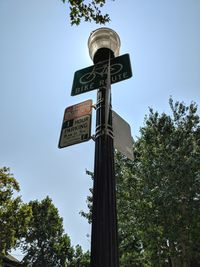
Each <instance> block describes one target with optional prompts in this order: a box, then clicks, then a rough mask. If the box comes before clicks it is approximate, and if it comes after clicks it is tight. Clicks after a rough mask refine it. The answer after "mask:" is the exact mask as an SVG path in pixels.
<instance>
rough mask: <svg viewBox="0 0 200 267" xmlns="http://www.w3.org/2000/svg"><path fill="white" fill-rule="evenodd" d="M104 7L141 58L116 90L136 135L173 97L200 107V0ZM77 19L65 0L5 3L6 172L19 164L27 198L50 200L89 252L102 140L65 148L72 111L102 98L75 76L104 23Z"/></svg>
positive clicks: (0, 110) (1, 74) (127, 47)
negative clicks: (64, 126) (89, 211)
mask: <svg viewBox="0 0 200 267" xmlns="http://www.w3.org/2000/svg"><path fill="white" fill-rule="evenodd" d="M104 10H105V11H106V12H108V13H109V14H110V16H111V19H112V21H111V23H109V24H107V25H106V26H107V27H110V28H112V29H114V30H115V31H116V32H117V33H118V34H119V36H120V39H121V50H120V51H121V52H120V54H121V55H123V54H125V53H129V54H130V58H131V63H132V70H133V77H132V78H131V79H129V80H126V81H123V82H120V83H117V84H114V85H113V86H112V100H113V103H112V106H113V109H114V110H115V111H116V112H117V113H118V114H120V116H122V117H123V118H124V119H125V120H126V121H127V122H128V123H129V124H130V125H131V128H132V135H133V137H134V138H136V136H139V128H140V127H141V126H142V125H143V121H144V116H145V114H148V106H150V107H153V108H154V109H155V110H158V111H159V112H167V113H168V112H169V105H168V99H169V97H170V95H172V97H173V99H174V100H179V101H184V102H185V103H186V104H189V103H190V102H191V101H195V102H196V103H197V104H199V103H200V74H199V72H200V51H199V48H200V34H199V28H200V16H199V14H200V1H199V0H167V1H166V0H165V1H164V0H151V1H150V0H140V1H138V0H123V1H122V0H115V1H111V0H108V1H107V4H106V6H105V8H104ZM68 14H69V10H68V5H64V4H63V3H62V1H61V0H43V1H41V0H34V1H33V0H14V1H13V0H0V35H1V42H0V100H1V104H0V121H1V133H0V166H8V167H10V168H11V171H12V172H13V173H14V176H15V177H16V178H17V180H18V181H19V183H20V186H21V195H22V199H23V200H24V201H25V202H28V201H30V200H34V199H39V200H41V199H43V198H44V197H46V196H47V195H49V196H50V197H51V198H52V199H53V202H54V204H55V206H56V207H57V208H58V209H59V213H60V215H61V216H62V217H63V219H64V227H65V231H66V232H67V233H68V234H69V236H70V237H71V241H72V244H73V245H76V244H80V245H82V246H83V248H84V250H86V249H88V248H90V241H89V239H88V238H87V237H86V235H87V234H88V233H89V234H90V226H89V225H88V224H87V222H86V220H85V219H83V218H81V216H80V215H79V211H80V210H85V209H86V197H87V195H88V194H89V187H91V186H92V182H91V181H90V178H89V177H88V176H87V175H86V174H85V169H88V170H91V171H92V170H93V159H94V142H93V141H89V142H86V143H82V144H78V145H74V146H71V147H68V148H64V149H58V148H57V146H58V140H59V135H60V128H61V123H62V118H63V112H64V109H65V108H66V107H67V106H70V105H73V104H76V103H79V102H82V101H85V100H87V99H93V102H94V103H95V101H96V91H92V92H88V93H85V94H81V95H79V96H74V97H71V96H70V94H71V87H72V82H73V76H74V72H75V71H76V70H79V69H82V68H85V67H88V66H90V65H92V61H91V59H90V57H89V53H88V48H87V41H88V37H89V35H90V32H91V31H93V30H95V29H96V28H98V27H99V26H98V25H96V24H94V23H82V24H81V25H80V26H78V27H76V26H73V27H71V26H70V22H69V18H68ZM94 121H95V112H94V111H93V122H94ZM92 131H93V133H94V131H95V129H94V127H93V129H92Z"/></svg>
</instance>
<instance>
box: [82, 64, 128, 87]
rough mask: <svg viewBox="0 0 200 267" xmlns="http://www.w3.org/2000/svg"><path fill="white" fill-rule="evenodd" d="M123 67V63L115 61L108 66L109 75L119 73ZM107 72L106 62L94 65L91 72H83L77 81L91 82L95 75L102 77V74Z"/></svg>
mask: <svg viewBox="0 0 200 267" xmlns="http://www.w3.org/2000/svg"><path fill="white" fill-rule="evenodd" d="M122 68H123V65H122V64H120V63H115V64H113V65H111V66H110V75H114V74H117V73H119V72H120V71H121V70H122ZM107 73H108V64H104V65H103V66H100V67H98V66H94V68H93V69H92V71H91V72H88V73H85V74H84V75H83V76H82V77H81V78H80V79H79V82H80V83H81V84H87V83H89V82H92V81H93V80H94V79H95V78H96V77H97V76H100V77H102V78H103V76H104V75H106V74H107Z"/></svg>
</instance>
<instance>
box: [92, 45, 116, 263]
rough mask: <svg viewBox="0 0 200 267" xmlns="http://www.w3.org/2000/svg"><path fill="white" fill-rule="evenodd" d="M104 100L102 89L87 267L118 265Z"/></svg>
mask: <svg viewBox="0 0 200 267" xmlns="http://www.w3.org/2000/svg"><path fill="white" fill-rule="evenodd" d="M109 57H110V58H113V57H114V53H113V52H112V51H111V50H110V49H108V48H100V49H99V50H97V52H96V54H95V55H94V58H93V61H94V64H96V63H98V62H100V61H103V60H107V59H109ZM105 99H106V88H104V87H102V88H100V89H99V90H98V93H97V110H96V140H95V164H94V186H93V207H92V238H91V239H92V240H91V262H90V267H118V266H119V260H118V238H117V212H116V192H115V190H116V185H115V171H114V148H113V136H112V111H111V103H110V107H109V120H108V128H109V131H106V129H105V105H106V102H105Z"/></svg>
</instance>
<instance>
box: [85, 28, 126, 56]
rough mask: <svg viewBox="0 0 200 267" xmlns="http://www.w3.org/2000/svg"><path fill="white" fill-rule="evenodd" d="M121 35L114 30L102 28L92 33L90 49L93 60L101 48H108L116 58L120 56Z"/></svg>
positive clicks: (89, 41)
mask: <svg viewBox="0 0 200 267" xmlns="http://www.w3.org/2000/svg"><path fill="white" fill-rule="evenodd" d="M120 45H121V42H120V38H119V35H118V34H117V33H116V32H115V31H114V30H112V29H110V28H106V27H102V28H98V29H96V30H94V31H92V32H91V34H90V36H89V39H88V48H89V54H90V57H91V59H92V60H93V59H94V55H95V53H96V52H97V50H98V49H100V48H108V49H110V50H112V51H113V53H114V55H115V56H119V49H120Z"/></svg>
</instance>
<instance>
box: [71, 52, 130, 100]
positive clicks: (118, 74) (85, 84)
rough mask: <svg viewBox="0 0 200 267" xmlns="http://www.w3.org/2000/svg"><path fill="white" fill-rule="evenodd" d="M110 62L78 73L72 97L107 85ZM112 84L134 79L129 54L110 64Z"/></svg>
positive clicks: (101, 63)
mask: <svg viewBox="0 0 200 267" xmlns="http://www.w3.org/2000/svg"><path fill="white" fill-rule="evenodd" d="M107 73H108V60H106V61H102V62H100V63H99V64H96V65H93V66H90V67H88V68H85V69H82V70H79V71H76V72H75V74H74V81H73V86H72V92H71V95H72V96H74V95H78V94H82V93H85V92H88V91H91V90H94V89H98V88H100V87H104V86H106V85H107ZM110 75H111V77H110V81H111V84H113V83H116V82H120V81H123V80H126V79H129V78H130V77H132V70H131V64H130V58H129V54H125V55H122V56H119V57H116V58H113V59H111V62H110Z"/></svg>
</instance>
